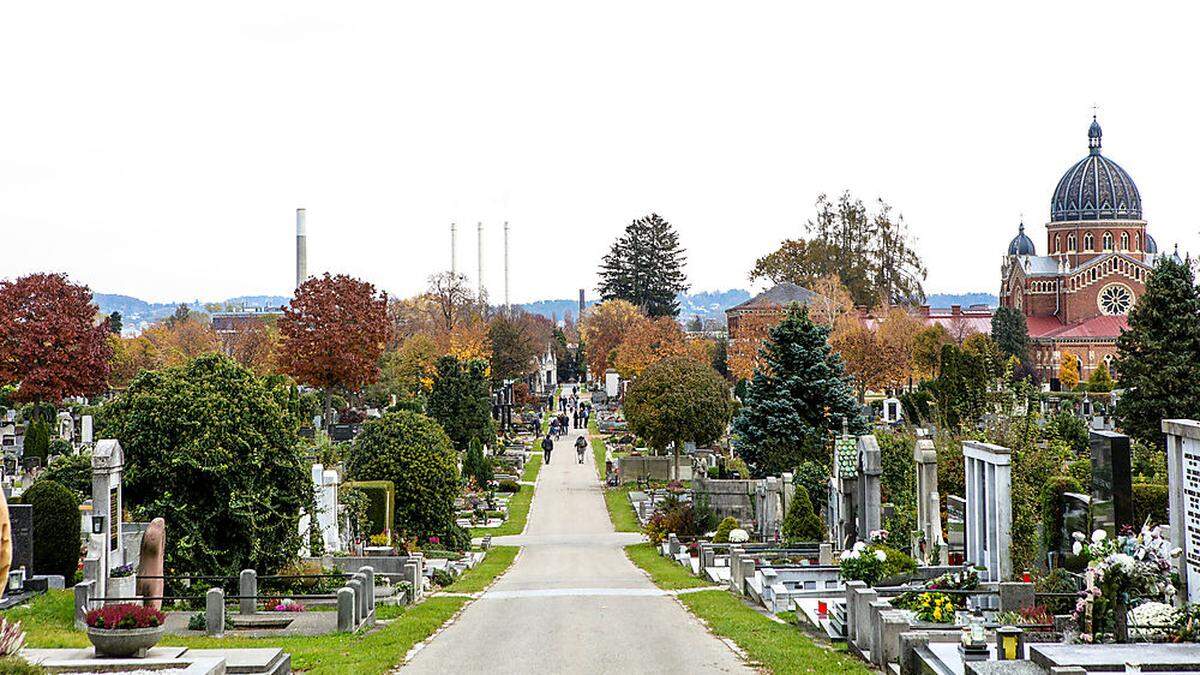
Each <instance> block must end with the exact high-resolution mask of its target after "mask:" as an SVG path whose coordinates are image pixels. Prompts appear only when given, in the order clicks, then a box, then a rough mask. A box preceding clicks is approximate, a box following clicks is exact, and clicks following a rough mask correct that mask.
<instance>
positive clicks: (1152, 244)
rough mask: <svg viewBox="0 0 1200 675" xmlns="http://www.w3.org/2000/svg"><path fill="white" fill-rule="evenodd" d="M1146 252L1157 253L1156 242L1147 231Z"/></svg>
mask: <svg viewBox="0 0 1200 675" xmlns="http://www.w3.org/2000/svg"><path fill="white" fill-rule="evenodd" d="M1146 253H1158V242H1157V241H1154V237H1151V236H1150V233H1149V232H1147V233H1146Z"/></svg>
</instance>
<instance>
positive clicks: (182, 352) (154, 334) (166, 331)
mask: <svg viewBox="0 0 1200 675" xmlns="http://www.w3.org/2000/svg"><path fill="white" fill-rule="evenodd" d="M142 335H143V336H144V337H145V338H146V339H147V340H149V341H150V342H151V344H153V345H154V349H155V352H156V353H157V358H158V363H157V364H156V365H155V367H157V368H167V367H171V366H181V365H183V364H185V363H187V362H188V361H191V360H192V359H194V358H196V357H198V356H202V355H204V354H212V353H214V352H220V351H221V336H219V335H217V332H216V331H215V330H213V327H212V324H211V323H210V322H209V319H208V317H207V316H206V315H204V314H200V313H197V312H192V311H189V310H188V308H187V305H180V306H179V309H177V310H176V312H175V314H174V315H172V316H170V317H167V318H166V319H164V320H162V321H160V322H158V323H156V324H154V325H153V326H150V327H149V328H147V329H146V330H144V331H142Z"/></svg>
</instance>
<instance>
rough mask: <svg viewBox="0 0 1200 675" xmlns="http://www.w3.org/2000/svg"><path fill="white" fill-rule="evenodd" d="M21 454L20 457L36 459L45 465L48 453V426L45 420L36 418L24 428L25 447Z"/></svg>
mask: <svg viewBox="0 0 1200 675" xmlns="http://www.w3.org/2000/svg"><path fill="white" fill-rule="evenodd" d="M21 452H22V455H21V456H22V457H37V458H39V459H41V460H42V465H43V466H44V465H45V460H46V455H47V454H49V452H50V425H48V424H46V422H45V420H42V419H41V418H37V419H35V420H33V421H32V422H30V423H29V426H28V427H26V428H25V446H24V449H23V450H22V451H21Z"/></svg>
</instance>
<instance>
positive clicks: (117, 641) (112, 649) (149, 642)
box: [87, 626, 166, 659]
mask: <svg viewBox="0 0 1200 675" xmlns="http://www.w3.org/2000/svg"><path fill="white" fill-rule="evenodd" d="M164 630H166V627H165V626H155V627H153V628H111V629H110V628H88V629H87V636H88V640H91V642H92V646H94V647H95V648H96V655H97V656H116V657H123V658H129V657H134V658H139V659H140V658H145V656H146V650H148V649H150V648H151V647H153V646H154V645H156V644H158V641H159V640H160V639H162V636H163V631H164Z"/></svg>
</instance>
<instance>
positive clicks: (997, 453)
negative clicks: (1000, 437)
mask: <svg viewBox="0 0 1200 675" xmlns="http://www.w3.org/2000/svg"><path fill="white" fill-rule="evenodd" d="M962 452H963V462H964V472H963V477H964V481H965V483H966V487H967V514H966V519H965V525H966V530H967V537H966V540H967V562H969V563H972V564H975V565H979V566H981V567H983V568H984V570H983V572H982V573H981V574H980V575H979V580H980V581H983V582H995V581H1006V580H1008V579H1009V578H1011V576H1012V558H1011V557H1010V554H1009V548H1010V546H1011V544H1012V533H1011V527H1012V501H1011V499H1012V495H1011V493H1012V473H1011V472H1012V465H1011V460H1012V452H1011V451H1010V450H1009V449H1008V448H1004V447H1001V446H999V445H992V444H990V443H981V442H978V441H964V442H963V450H962Z"/></svg>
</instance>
